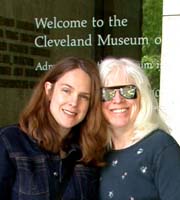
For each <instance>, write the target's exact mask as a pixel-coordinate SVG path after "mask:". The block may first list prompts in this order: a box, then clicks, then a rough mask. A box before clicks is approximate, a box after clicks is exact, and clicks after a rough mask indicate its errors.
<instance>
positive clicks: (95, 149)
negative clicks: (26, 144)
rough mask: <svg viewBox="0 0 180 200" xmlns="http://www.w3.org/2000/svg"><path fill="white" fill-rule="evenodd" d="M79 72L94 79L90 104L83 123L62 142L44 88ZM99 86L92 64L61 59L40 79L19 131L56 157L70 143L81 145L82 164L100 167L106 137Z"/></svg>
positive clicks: (75, 59) (21, 119)
mask: <svg viewBox="0 0 180 200" xmlns="http://www.w3.org/2000/svg"><path fill="white" fill-rule="evenodd" d="M76 68H80V69H82V70H83V71H84V72H86V73H87V74H88V75H89V77H90V79H91V94H90V103H89V108H88V111H87V114H86V116H85V118H84V119H83V121H82V122H80V123H79V124H78V125H76V126H75V127H73V128H72V129H71V132H70V133H69V134H68V135H67V138H64V139H63V138H62V134H61V132H60V127H59V125H58V123H57V122H56V121H55V119H54V118H53V116H52V115H51V113H50V110H49V98H48V97H47V95H46V93H45V89H44V85H45V82H47V81H48V82H51V83H55V82H56V81H57V80H58V79H59V78H60V77H62V76H63V75H64V74H65V73H66V72H69V71H71V70H73V69H76ZM100 86H101V83H100V78H99V72H98V69H97V66H96V64H95V63H94V62H93V61H90V60H87V59H81V58H77V57H67V58H65V59H62V60H61V61H59V62H58V63H57V64H56V65H54V66H53V67H52V68H51V69H50V70H49V71H48V72H47V73H46V74H45V75H44V76H43V77H42V78H41V80H40V82H39V83H38V84H37V86H36V87H35V89H34V92H33V94H32V96H31V99H30V101H29V103H28V104H27V106H26V107H25V109H24V111H23V112H22V113H21V115H20V120H19V124H20V128H21V129H22V130H23V131H24V132H25V133H26V134H28V135H29V136H30V137H32V138H33V139H35V140H36V142H37V143H38V145H39V146H40V147H41V148H43V149H45V150H47V151H51V152H54V153H59V152H60V150H63V148H64V147H66V146H68V143H69V142H70V143H74V142H78V143H79V145H80V147H81V151H82V159H81V160H82V161H83V162H84V163H92V164H95V165H99V164H101V163H102V162H101V161H102V160H103V153H104V150H105V144H106V135H105V131H104V129H105V124H104V120H103V116H102V111H101V96H100V95H101V93H100ZM74 132H76V133H74ZM77 132H78V133H77ZM77 135H78V138H77ZM75 136H76V137H75ZM75 138H76V140H77V141H75ZM69 145H70V144H69Z"/></svg>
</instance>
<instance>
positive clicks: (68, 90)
mask: <svg viewBox="0 0 180 200" xmlns="http://www.w3.org/2000/svg"><path fill="white" fill-rule="evenodd" d="M62 91H63V92H64V93H70V89H68V88H62Z"/></svg>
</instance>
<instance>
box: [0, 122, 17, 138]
mask: <svg viewBox="0 0 180 200" xmlns="http://www.w3.org/2000/svg"><path fill="white" fill-rule="evenodd" d="M20 132H21V131H20V129H19V127H18V124H14V125H9V126H5V127H1V128H0V138H11V137H13V138H14V137H15V136H16V137H17V135H18V134H19V133H20Z"/></svg>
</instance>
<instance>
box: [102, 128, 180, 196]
mask: <svg viewBox="0 0 180 200" xmlns="http://www.w3.org/2000/svg"><path fill="white" fill-rule="evenodd" d="M106 161H107V166H105V167H104V168H103V169H102V170H101V177H100V200H180V146H179V145H178V144H177V142H176V141H175V140H174V139H173V138H172V136H170V135H169V134H166V133H165V132H163V131H162V130H156V131H154V132H152V133H151V134H149V135H148V136H146V137H145V138H143V139H142V140H141V141H139V142H137V143H136V144H134V145H132V146H130V147H128V148H126V149H122V150H112V151H110V152H109V153H108V154H107V155H106Z"/></svg>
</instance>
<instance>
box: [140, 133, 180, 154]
mask: <svg viewBox="0 0 180 200" xmlns="http://www.w3.org/2000/svg"><path fill="white" fill-rule="evenodd" d="M141 144H143V147H144V149H146V151H147V152H149V154H150V155H154V156H157V157H159V156H160V155H168V156H169V154H170V152H171V153H172V152H173V154H179V153H180V146H179V144H178V143H177V141H176V140H175V139H174V138H173V137H172V136H171V135H170V134H168V133H166V132H164V131H163V130H159V129H157V130H155V131H153V132H152V133H150V134H149V135H148V136H146V137H145V138H144V139H143V140H142V142H141ZM170 157H171V156H170Z"/></svg>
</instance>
